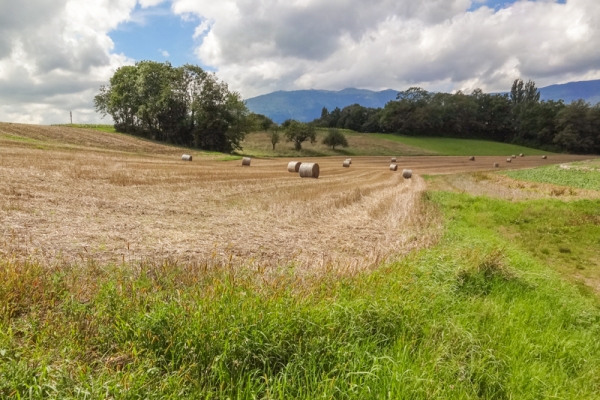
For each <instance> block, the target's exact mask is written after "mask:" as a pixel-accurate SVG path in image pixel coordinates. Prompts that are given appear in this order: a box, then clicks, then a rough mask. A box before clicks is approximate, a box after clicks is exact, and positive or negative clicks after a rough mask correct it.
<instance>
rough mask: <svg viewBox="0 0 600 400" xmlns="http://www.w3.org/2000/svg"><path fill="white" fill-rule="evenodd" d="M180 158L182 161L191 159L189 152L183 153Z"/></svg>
mask: <svg viewBox="0 0 600 400" xmlns="http://www.w3.org/2000/svg"><path fill="white" fill-rule="evenodd" d="M181 159H182V160H183V161H192V156H191V155H189V154H184V155H182V156H181Z"/></svg>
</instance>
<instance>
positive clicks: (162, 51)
mask: <svg viewBox="0 0 600 400" xmlns="http://www.w3.org/2000/svg"><path fill="white" fill-rule="evenodd" d="M158 51H159V52H160V54H161V55H162V56H163V57H165V58H168V57H169V56H170V54H169V52H168V51H166V50H158Z"/></svg>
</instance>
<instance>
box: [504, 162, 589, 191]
mask: <svg viewBox="0 0 600 400" xmlns="http://www.w3.org/2000/svg"><path fill="white" fill-rule="evenodd" d="M596 165H598V161H597V160H593V161H591V162H578V163H573V164H568V165H566V166H564V167H561V166H558V165H552V166H547V167H540V168H534V169H526V170H518V171H509V172H506V173H505V174H506V175H507V176H509V177H511V178H514V179H520V180H524V181H529V182H541V183H551V184H554V185H561V186H570V187H575V188H579V189H589V190H600V168H597V167H596Z"/></svg>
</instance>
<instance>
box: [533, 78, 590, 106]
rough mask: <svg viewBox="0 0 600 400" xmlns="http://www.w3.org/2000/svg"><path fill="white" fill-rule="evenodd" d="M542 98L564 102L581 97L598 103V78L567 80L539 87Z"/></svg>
mask: <svg viewBox="0 0 600 400" xmlns="http://www.w3.org/2000/svg"><path fill="white" fill-rule="evenodd" d="M540 94H541V96H540V97H541V99H542V100H561V99H562V100H564V102H565V103H567V104H568V103H571V102H572V101H575V100H579V99H583V100H585V101H587V102H588V103H592V104H596V103H600V79H599V80H595V81H582V82H569V83H564V84H560V85H551V86H546V87H543V88H541V89H540Z"/></svg>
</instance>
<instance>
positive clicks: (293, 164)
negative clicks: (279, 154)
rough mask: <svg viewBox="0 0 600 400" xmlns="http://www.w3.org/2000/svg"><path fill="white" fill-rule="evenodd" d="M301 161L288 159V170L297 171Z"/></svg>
mask: <svg viewBox="0 0 600 400" xmlns="http://www.w3.org/2000/svg"><path fill="white" fill-rule="evenodd" d="M301 165H302V163H301V162H300V161H290V162H289V164H288V172H298V170H299V169H300V166H301Z"/></svg>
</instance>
